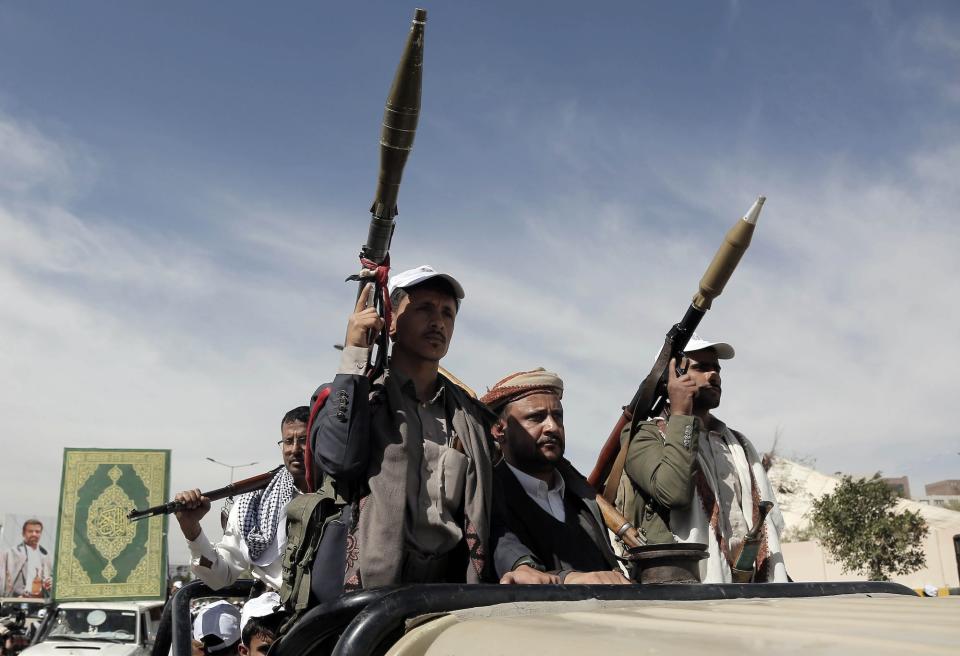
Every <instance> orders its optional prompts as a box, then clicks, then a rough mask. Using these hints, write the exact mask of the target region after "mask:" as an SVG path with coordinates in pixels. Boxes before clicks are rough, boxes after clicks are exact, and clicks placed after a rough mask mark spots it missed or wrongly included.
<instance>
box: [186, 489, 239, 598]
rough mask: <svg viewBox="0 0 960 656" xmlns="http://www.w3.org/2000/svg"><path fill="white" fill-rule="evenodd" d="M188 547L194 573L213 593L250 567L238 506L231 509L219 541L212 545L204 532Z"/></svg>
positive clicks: (190, 542) (234, 505)
mask: <svg viewBox="0 0 960 656" xmlns="http://www.w3.org/2000/svg"><path fill="white" fill-rule="evenodd" d="M187 547H188V548H189V549H190V556H191V558H190V569H191V571H192V572H193V573H194V574H195V575H196V577H197V578H198V579H200V580H201V581H203V582H204V583H206V584H207V585H208V586H210V587H211V588H213V589H214V590H219V589H220V588H223V587H226V586H228V585H230V584H231V583H233V582H234V581H236V580H237V579H238V578H239V577H240V575H241V574H243V572H245V571H246V570H247V569H248V568H249V567H250V559H249V556H248V555H247V550H246V547H245V545H244V544H243V540H242V538H241V536H240V518H239V515H238V514H237V504H233V507H232V508H231V509H230V516H229V517H228V518H227V527H226V529H225V530H224V531H223V538H222V539H221V540H220V542H218V543H217V544H215V545H213V544H210V540H208V539H207V536H206V535H205V534H204V532H203V530H202V529H201V531H200V535H198V536H197V539H196V540H192V541H191V540H188V541H187Z"/></svg>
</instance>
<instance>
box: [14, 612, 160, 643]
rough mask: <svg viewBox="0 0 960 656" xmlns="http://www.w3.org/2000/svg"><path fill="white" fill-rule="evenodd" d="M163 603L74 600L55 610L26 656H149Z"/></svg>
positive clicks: (45, 621) (49, 615) (44, 623)
mask: <svg viewBox="0 0 960 656" xmlns="http://www.w3.org/2000/svg"><path fill="white" fill-rule="evenodd" d="M162 612H163V602H159V601H152V602H134V601H115V602H99V601H71V602H64V603H61V604H58V605H56V606H55V607H53V608H52V609H51V610H50V612H49V614H48V617H46V618H45V620H44V622H43V625H42V626H41V628H40V633H39V635H38V636H37V637H36V639H35V641H34V643H33V645H32V646H31V647H29V648H27V649H25V650H24V651H23V652H21V653H22V654H25V655H26V656H94V653H95V652H100V653H101V654H103V655H104V656H146V655H147V654H149V653H150V650H151V648H152V646H153V640H154V637H155V636H156V629H157V625H158V623H159V621H160V616H161V614H162Z"/></svg>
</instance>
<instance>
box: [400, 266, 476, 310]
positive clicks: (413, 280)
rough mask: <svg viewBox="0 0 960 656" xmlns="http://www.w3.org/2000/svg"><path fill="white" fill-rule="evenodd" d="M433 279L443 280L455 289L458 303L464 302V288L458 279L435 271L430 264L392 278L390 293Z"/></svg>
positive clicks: (408, 270) (402, 272)
mask: <svg viewBox="0 0 960 656" xmlns="http://www.w3.org/2000/svg"><path fill="white" fill-rule="evenodd" d="M431 278H443V279H444V280H446V281H447V282H448V283H450V285H451V286H452V287H453V292H454V294H456V296H457V300H458V301H462V300H463V296H464V294H463V287H461V286H460V283H459V282H457V279H456V278H454V277H453V276H451V275H450V274H449V273H441V272H439V271H437V270H436V269H434V268H433V267H432V266H430V265H429V264H423V265H421V266H418V267H416V268H414V269H407V270H406V271H401V272H400V273H398V274H395V275H393V276H390V284H389V285H388V287H389V289H390V293H391V294H392V293H393V290H395V289H397V288H398V287H399V288H400V289H406V288H407V287H413V286H414V285H419V284H420V283H422V282H426V281H427V280H430V279H431Z"/></svg>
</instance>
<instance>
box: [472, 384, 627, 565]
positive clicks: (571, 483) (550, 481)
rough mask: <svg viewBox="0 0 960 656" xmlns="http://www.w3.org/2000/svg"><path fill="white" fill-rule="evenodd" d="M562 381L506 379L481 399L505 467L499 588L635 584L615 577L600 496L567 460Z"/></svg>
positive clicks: (498, 528)
mask: <svg viewBox="0 0 960 656" xmlns="http://www.w3.org/2000/svg"><path fill="white" fill-rule="evenodd" d="M562 396H563V381H562V380H561V379H560V377H559V376H557V375H556V374H554V373H550V372H549V371H546V370H544V369H542V368H541V369H535V370H533V371H523V372H519V373H515V374H511V375H510V376H507V377H506V378H504V379H503V380H501V381H499V382H498V383H497V384H496V385H494V386H493V387H492V388H491V389H490V390H489V391H488V392H487V393H486V394H485V395H484V396H483V398H482V399H481V401H483V402H484V403H486V404H487V406H488V407H489V408H490V409H491V410H493V411H494V412H495V413H497V415H498V419H497V422H496V423H495V424H494V425H493V426H492V427H491V429H490V432H491V435H493V439H494V440H495V441H496V442H497V444H499V445H500V449H501V451H502V452H503V459H502V460H501V461H500V462H499V463H498V464H497V466H496V467H494V470H493V477H494V488H493V498H494V501H493V503H494V517H493V520H492V521H493V529H492V531H493V533H492V538H491V543H492V544H493V559H494V564H495V566H496V570H497V575H498V576H500V577H501V578H500V582H501V583H525V584H529V583H629V581H628V580H627V579H626V578H624V576H623V574H621V573H620V572H619V571H618V570H617V561H616V558H615V557H614V555H613V551H612V550H611V548H610V544H609V542H608V541H607V529H606V527H605V525H604V523H603V518H602V517H601V515H600V510H599V508H598V507H597V503H596V501H595V497H596V491H594V490H593V489H592V488H590V486H589V485H587V482H586V481H585V480H584V478H583V476H581V475H580V473H579V472H577V471H576V470H575V469H574V468H573V466H572V465H571V464H570V463H569V462H568V461H567V460H566V459H565V458H564V457H563V452H564V448H565V444H566V434H565V432H564V427H563V404H562V403H561V397H562Z"/></svg>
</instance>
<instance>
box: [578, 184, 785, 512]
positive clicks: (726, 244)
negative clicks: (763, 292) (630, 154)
mask: <svg viewBox="0 0 960 656" xmlns="http://www.w3.org/2000/svg"><path fill="white" fill-rule="evenodd" d="M766 200H767V199H766V197H764V196H760V197H759V198H757V200H756V201H755V202H754V203H753V205H752V206H751V207H750V210H749V211H748V212H747V213H746V214H745V215H744V216H743V218H742V219H740V220H738V221H737V222H736V223H735V224H734V225H733V227H732V228H730V230H729V231H727V234H726V236H725V237H724V240H723V243H722V244H720V248H719V249H717V253H716V255H714V256H713V260H712V261H711V262H710V266H708V267H707V270H706V271H705V272H704V274H703V277H702V278H701V279H700V289H699V290H698V291H697V293H696V294H695V295H694V297H693V301H692V302H691V303H690V307H688V308H687V311H686V313H685V314H684V315H683V318H682V319H681V320H680V322H679V323H677V324H674V326H673V327H672V328H671V329H670V330H669V331H668V332H667V335H666V337H665V339H664V341H663V347H662V348H661V349H660V354H659V355H658V356H657V359H656V361H655V362H654V364H653V368H651V369H650V373H649V374H647V376H646V378H644V379H643V382H642V383H640V387H639V388H638V389H637V392H636V394H634V395H633V399H632V400H631V401H630V403H629V405H626V406H624V407H623V413H622V414H621V415H620V419H619V420H618V421H617V423H616V425H614V427H613V430H612V431H610V435H609V436H608V437H607V441H606V442H605V443H604V445H603V448H602V449H601V450H600V455H599V456H598V457H597V463H596V465H594V468H593V471H592V472H590V476H589V477H587V482H588V483H590V485H592V486H593V487H594V488H596V489H598V490H599V489H600V486H601V485H603V484H604V482H606V484H605V485H604V488H603V496H604V498H606V499H607V501H609V502H611V503H612V502H613V501H614V499H615V498H616V494H617V485H619V482H620V474H621V473H622V472H623V464H624V461H625V459H626V458H625V456H626V450H622V449H621V448H620V435H621V433H622V432H623V429H624V427H626V425H627V423H628V422H630V434H631V435H632V434H633V433H634V432H636V430H637V426H638V424H639V423H640V422H641V421H643V420H645V419H647V418H649V417H655V416H657V414H659V413H660V412H661V411H662V410H663V406H664V404H665V403H666V401H667V367H668V366H669V365H670V360H671V359H674V358H676V362H677V363H679V362H680V360H681V358H682V357H683V350H684V349H685V348H686V347H687V343H688V342H689V341H690V337H691V335H693V332H694V331H695V330H696V329H697V326H698V325H699V324H700V320H701V319H703V317H704V315H705V314H706V313H707V310H709V309H710V307H711V305H712V304H713V299H715V298H716V297H717V296H719V295H720V293H721V292H723V288H724V286H725V285H726V284H727V281H728V280H730V276H731V275H732V274H733V271H734V269H736V268H737V264H739V263H740V258H742V257H743V254H744V253H745V252H746V251H747V248H748V247H749V246H750V239H751V238H752V237H753V231H754V228H755V227H756V225H757V218H758V217H759V216H760V208H762V207H763V203H764V201H766ZM678 373H682V372H678Z"/></svg>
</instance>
